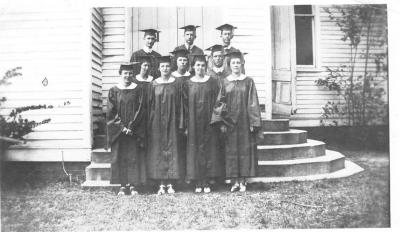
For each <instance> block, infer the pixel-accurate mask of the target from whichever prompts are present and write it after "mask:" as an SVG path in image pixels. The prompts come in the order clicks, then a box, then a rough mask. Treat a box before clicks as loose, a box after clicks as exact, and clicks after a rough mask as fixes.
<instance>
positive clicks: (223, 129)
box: [220, 125, 228, 134]
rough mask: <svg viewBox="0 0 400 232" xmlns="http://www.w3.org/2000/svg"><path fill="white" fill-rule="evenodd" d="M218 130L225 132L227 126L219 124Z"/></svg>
mask: <svg viewBox="0 0 400 232" xmlns="http://www.w3.org/2000/svg"><path fill="white" fill-rule="evenodd" d="M220 130H221V132H222V133H224V134H225V133H226V132H227V131H228V128H227V127H226V125H221V127H220Z"/></svg>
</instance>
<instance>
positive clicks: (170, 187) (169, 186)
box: [167, 184, 175, 194]
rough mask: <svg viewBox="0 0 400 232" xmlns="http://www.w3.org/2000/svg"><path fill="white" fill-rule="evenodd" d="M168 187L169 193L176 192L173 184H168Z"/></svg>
mask: <svg viewBox="0 0 400 232" xmlns="http://www.w3.org/2000/svg"><path fill="white" fill-rule="evenodd" d="M167 187H168V190H167V192H168V193H169V194H174V193H175V190H174V189H173V188H172V184H169V185H167Z"/></svg>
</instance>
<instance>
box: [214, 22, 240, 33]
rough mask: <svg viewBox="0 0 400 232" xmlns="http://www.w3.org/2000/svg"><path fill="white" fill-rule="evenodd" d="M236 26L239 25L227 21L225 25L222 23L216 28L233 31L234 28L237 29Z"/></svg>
mask: <svg viewBox="0 0 400 232" xmlns="http://www.w3.org/2000/svg"><path fill="white" fill-rule="evenodd" d="M236 28H237V27H235V26H232V25H230V24H227V23H225V24H223V25H221V26H219V27H217V28H215V29H217V30H220V31H222V30H227V31H233V29H236Z"/></svg>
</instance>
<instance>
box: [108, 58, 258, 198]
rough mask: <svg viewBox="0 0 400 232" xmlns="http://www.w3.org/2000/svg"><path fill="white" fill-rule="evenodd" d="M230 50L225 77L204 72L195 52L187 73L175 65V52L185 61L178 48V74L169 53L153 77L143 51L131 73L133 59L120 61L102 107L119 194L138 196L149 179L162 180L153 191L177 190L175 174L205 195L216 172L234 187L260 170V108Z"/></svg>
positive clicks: (242, 185)
mask: <svg viewBox="0 0 400 232" xmlns="http://www.w3.org/2000/svg"><path fill="white" fill-rule="evenodd" d="M227 55H228V65H229V66H230V69H231V74H229V75H227V76H222V75H221V73H218V74H219V75H217V73H216V72H215V71H213V70H208V72H207V70H206V69H207V61H206V58H205V56H204V55H195V56H193V62H192V64H191V67H192V69H193V71H194V74H192V75H188V74H187V72H186V70H185V69H182V67H181V66H182V64H179V60H180V59H179V58H186V63H187V61H188V58H187V54H185V53H184V52H179V51H178V52H175V57H176V58H177V59H176V60H177V62H178V64H177V68H178V70H177V71H175V72H171V60H170V57H169V56H161V57H159V58H158V63H159V71H160V74H161V76H160V77H158V78H154V77H152V76H150V75H149V72H148V70H149V68H148V67H149V65H150V61H149V59H148V57H145V56H143V57H141V59H140V63H139V65H140V71H138V74H137V75H136V76H135V78H134V79H133V78H131V77H132V73H133V67H132V65H121V68H120V78H121V81H120V84H118V85H117V86H114V87H113V88H111V89H110V91H109V96H108V113H107V120H108V122H107V128H108V129H107V132H108V136H107V137H108V144H109V145H111V152H112V156H113V159H112V164H111V183H112V184H121V189H120V192H119V193H118V195H125V194H137V190H136V187H137V186H138V185H140V184H144V183H146V182H147V180H148V179H151V180H154V181H157V182H158V183H159V190H158V194H164V193H174V192H175V189H174V185H175V184H176V183H177V181H178V180H186V181H191V182H194V183H195V184H196V187H195V192H197V193H199V192H202V191H204V192H205V193H208V192H210V191H211V188H210V184H209V183H210V181H211V180H215V179H218V178H226V179H230V180H231V181H232V182H231V183H233V184H232V187H231V191H237V190H239V191H246V178H247V177H253V176H256V173H257V172H256V168H257V156H256V136H257V134H260V133H259V132H261V131H260V127H261V115H260V107H259V103H258V97H257V91H256V87H255V84H254V81H253V79H251V78H250V77H247V76H245V75H244V74H242V70H241V69H242V64H243V63H244V60H243V55H242V54H241V53H240V52H233V53H230V54H227ZM183 63H185V62H183ZM208 74H211V75H208Z"/></svg>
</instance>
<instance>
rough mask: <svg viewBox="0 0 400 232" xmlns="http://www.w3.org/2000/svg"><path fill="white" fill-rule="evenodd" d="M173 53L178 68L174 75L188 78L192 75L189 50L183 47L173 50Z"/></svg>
mask: <svg viewBox="0 0 400 232" xmlns="http://www.w3.org/2000/svg"><path fill="white" fill-rule="evenodd" d="M171 53H172V54H173V59H172V62H175V66H176V70H175V71H174V72H172V74H171V75H172V76H173V77H175V78H178V79H182V80H187V79H189V77H190V76H191V74H190V73H189V71H188V70H189V57H188V55H189V51H188V50H186V49H183V48H179V49H176V50H174V51H172V52H171Z"/></svg>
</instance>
